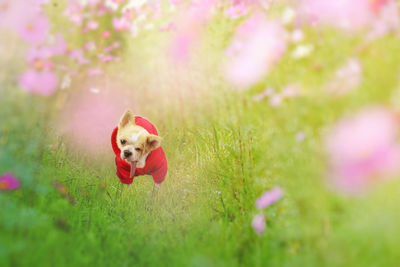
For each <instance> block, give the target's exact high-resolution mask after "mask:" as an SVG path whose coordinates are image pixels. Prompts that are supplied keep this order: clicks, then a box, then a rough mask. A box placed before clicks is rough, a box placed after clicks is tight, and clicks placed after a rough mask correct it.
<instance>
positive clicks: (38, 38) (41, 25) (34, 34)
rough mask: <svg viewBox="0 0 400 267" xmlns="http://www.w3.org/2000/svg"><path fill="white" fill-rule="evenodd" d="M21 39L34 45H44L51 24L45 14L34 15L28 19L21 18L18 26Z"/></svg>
mask: <svg viewBox="0 0 400 267" xmlns="http://www.w3.org/2000/svg"><path fill="white" fill-rule="evenodd" d="M17 28H18V33H19V35H20V36H21V38H22V39H23V40H24V41H26V42H28V43H30V44H33V45H39V44H41V43H43V42H44V41H45V40H46V38H47V35H48V32H49V30H50V24H49V21H48V20H47V18H46V16H45V15H43V14H37V15H32V16H29V17H27V18H24V17H23V18H21V20H20V22H19V25H18V26H17Z"/></svg>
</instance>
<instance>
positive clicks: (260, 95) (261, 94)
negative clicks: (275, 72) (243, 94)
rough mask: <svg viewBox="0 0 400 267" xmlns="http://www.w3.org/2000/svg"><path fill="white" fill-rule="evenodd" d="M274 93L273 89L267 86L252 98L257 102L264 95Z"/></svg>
mask: <svg viewBox="0 0 400 267" xmlns="http://www.w3.org/2000/svg"><path fill="white" fill-rule="evenodd" d="M274 93H275V91H274V89H272V88H269V87H268V88H266V89H265V90H264V91H262V92H261V93H259V94H258V95H255V96H253V100H254V101H257V102H258V101H261V100H263V99H264V98H266V97H270V96H272V95H273V94H274Z"/></svg>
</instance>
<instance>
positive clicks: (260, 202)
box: [256, 186, 283, 209]
mask: <svg viewBox="0 0 400 267" xmlns="http://www.w3.org/2000/svg"><path fill="white" fill-rule="evenodd" d="M282 196H283V191H282V189H281V188H280V187H279V186H275V187H274V188H273V189H271V190H269V191H265V192H264V193H263V194H262V195H261V197H259V198H258V199H257V201H256V207H257V208H258V209H265V208H266V207H268V206H270V205H272V204H273V203H275V202H277V201H278V200H279V199H281V198H282Z"/></svg>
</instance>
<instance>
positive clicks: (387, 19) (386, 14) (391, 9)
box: [367, 0, 400, 40]
mask: <svg viewBox="0 0 400 267" xmlns="http://www.w3.org/2000/svg"><path fill="white" fill-rule="evenodd" d="M372 10H373V11H374V13H375V15H376V19H375V20H373V21H372V30H371V31H370V32H369V34H368V35H367V39H368V40H373V39H376V38H378V37H381V36H384V35H386V34H388V33H391V32H396V31H398V29H399V25H400V18H399V10H398V8H397V4H396V2H395V1H394V0H376V1H372Z"/></svg>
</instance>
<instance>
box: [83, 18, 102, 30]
mask: <svg viewBox="0 0 400 267" xmlns="http://www.w3.org/2000/svg"><path fill="white" fill-rule="evenodd" d="M98 27H99V23H98V22H97V21H95V20H91V21H89V22H88V23H87V25H86V28H87V29H88V30H96V29H97V28H98Z"/></svg>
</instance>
